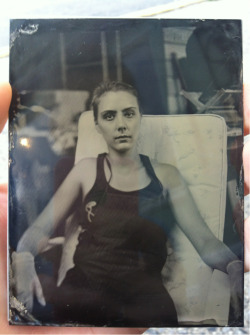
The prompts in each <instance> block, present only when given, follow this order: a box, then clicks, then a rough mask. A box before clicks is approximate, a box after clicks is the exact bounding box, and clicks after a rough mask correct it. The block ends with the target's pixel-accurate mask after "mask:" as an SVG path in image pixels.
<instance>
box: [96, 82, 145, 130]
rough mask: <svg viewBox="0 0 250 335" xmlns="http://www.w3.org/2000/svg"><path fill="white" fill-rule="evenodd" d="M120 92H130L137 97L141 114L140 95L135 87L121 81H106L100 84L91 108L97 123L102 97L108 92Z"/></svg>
mask: <svg viewBox="0 0 250 335" xmlns="http://www.w3.org/2000/svg"><path fill="white" fill-rule="evenodd" d="M118 91H124V92H128V93H130V94H132V95H133V96H135V97H136V99H137V101H138V105H139V109H140V112H141V108H140V103H139V98H138V93H137V90H136V89H135V88H134V87H133V86H131V85H129V84H126V83H123V82H121V81H105V82H102V83H100V84H99V85H98V86H97V87H96V88H95V90H94V92H93V97H92V102H91V107H92V109H93V113H94V121H95V123H97V117H98V106H99V103H100V99H101V96H102V95H103V94H105V93H108V92H118Z"/></svg>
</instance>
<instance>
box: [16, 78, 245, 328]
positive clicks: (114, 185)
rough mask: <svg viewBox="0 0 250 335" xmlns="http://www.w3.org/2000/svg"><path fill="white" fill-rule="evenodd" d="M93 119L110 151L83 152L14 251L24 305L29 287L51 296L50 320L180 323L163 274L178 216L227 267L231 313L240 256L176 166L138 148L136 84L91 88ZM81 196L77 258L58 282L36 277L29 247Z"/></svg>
mask: <svg viewBox="0 0 250 335" xmlns="http://www.w3.org/2000/svg"><path fill="white" fill-rule="evenodd" d="M92 106H93V112H94V120H95V124H96V129H97V131H98V132H100V133H101V134H102V135H103V138H104V139H105V141H106V143H107V146H108V154H100V155H99V156H98V158H97V159H96V158H87V159H83V160H81V161H80V162H79V163H78V164H76V166H75V167H74V168H73V169H72V171H71V172H70V173H69V175H68V176H67V178H66V179H65V181H64V182H63V184H62V185H61V187H60V188H59V190H58V191H57V192H56V194H55V195H54V197H53V199H52V200H51V201H50V203H49V204H48V205H47V207H46V208H45V209H44V211H43V212H42V213H41V214H40V216H39V217H38V218H37V219H36V221H35V222H34V224H33V225H32V226H31V227H30V228H29V229H28V230H27V231H26V232H25V233H24V235H23V236H22V238H21V240H20V242H19V244H18V247H17V251H16V252H15V253H14V254H13V272H14V276H15V279H16V296H17V298H18V299H19V300H20V301H21V302H23V304H24V305H25V306H26V307H27V309H28V310H30V311H31V310H32V307H33V294H34V292H35V295H36V297H37V299H38V301H39V302H40V303H41V304H42V305H45V301H47V303H50V304H51V306H52V310H51V322H53V323H55V322H58V323H72V322H75V323H78V324H88V325H89V324H90V325H94V326H104V325H106V326H125V327H129V326H130V327H135V326H146V327H147V326H162V327H167V326H177V325H178V319H177V314H176V310H175V306H174V303H173V301H172V299H171V297H170V295H169V293H168V292H167V291H166V289H165V287H164V286H163V283H162V277H161V270H162V268H163V266H164V264H165V261H166V257H167V251H166V241H167V237H168V234H169V233H170V231H171V228H172V227H173V225H174V224H175V222H177V224H178V225H179V227H180V228H181V229H182V230H183V232H184V233H185V234H186V236H187V237H188V238H189V239H190V241H191V242H192V244H193V246H194V247H195V249H196V250H197V251H198V253H199V254H200V256H201V258H202V259H203V260H204V262H205V263H207V264H208V265H209V266H210V267H212V268H215V269H219V270H221V271H224V272H228V274H229V276H230V279H231V283H232V292H231V293H232V298H233V299H232V300H233V301H234V304H233V307H234V311H235V315H236V317H238V316H239V313H240V311H241V306H240V302H239V301H240V299H241V298H242V292H241V290H242V285H241V284H240V283H239V282H238V280H239V279H241V276H242V262H240V261H239V260H238V259H237V257H236V256H235V255H234V254H233V253H232V252H231V251H230V249H228V248H227V247H226V246H225V245H224V244H223V243H222V242H221V241H219V240H218V239H216V238H215V237H214V235H213V234H212V233H211V231H210V229H209V228H208V226H207V225H206V223H205V222H204V221H203V219H202V218H201V216H200V214H199V212H198V210H197V208H196V206H195V203H194V201H193V199H192V196H191V195H190V193H189V190H188V188H187V187H186V185H185V182H184V180H183V179H182V177H181V175H180V174H179V172H178V170H177V169H176V168H174V167H173V166H171V165H166V164H157V163H152V162H150V159H149V158H148V157H147V156H143V155H140V154H138V152H137V150H136V142H137V139H138V134H139V129H140V123H141V112H140V107H139V102H138V96H137V92H136V90H135V89H134V88H133V87H131V86H129V85H127V84H125V83H120V82H107V83H102V84H100V85H99V86H98V87H97V88H96V90H95V92H94V95H93V101H92ZM79 199H80V203H81V206H80V211H81V217H82V219H81V226H82V228H83V231H82V233H81V234H80V235H79V243H78V245H77V248H76V251H75V254H74V264H75V266H74V267H73V268H72V269H71V270H69V271H68V273H67V275H66V277H65V279H64V280H63V282H62V284H61V285H60V286H59V287H56V285H55V286H54V287H53V289H51V288H50V289H48V287H47V286H46V285H44V286H43V287H42V286H41V284H40V282H39V279H38V277H37V274H36V271H35V268H34V257H35V256H36V255H38V254H39V253H40V252H41V251H42V250H43V248H44V246H45V245H46V244H47V242H48V239H49V238H50V236H51V235H52V233H53V231H54V230H55V229H56V228H57V226H58V224H59V222H62V220H63V219H65V218H66V217H67V216H68V215H69V214H70V212H71V211H72V208H73V207H74V205H75V203H76V202H78V201H79Z"/></svg>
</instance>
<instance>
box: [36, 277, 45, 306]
mask: <svg viewBox="0 0 250 335" xmlns="http://www.w3.org/2000/svg"><path fill="white" fill-rule="evenodd" d="M34 292H35V295H36V298H37V300H38V302H39V304H41V305H42V306H45V305H46V301H45V298H44V295H43V289H42V286H41V283H40V281H39V279H38V277H37V275H36V276H35V278H34Z"/></svg>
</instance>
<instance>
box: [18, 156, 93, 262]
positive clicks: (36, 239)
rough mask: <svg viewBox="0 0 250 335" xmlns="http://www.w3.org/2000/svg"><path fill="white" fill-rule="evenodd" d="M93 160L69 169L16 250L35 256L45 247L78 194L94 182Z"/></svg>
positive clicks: (84, 192)
mask: <svg viewBox="0 0 250 335" xmlns="http://www.w3.org/2000/svg"><path fill="white" fill-rule="evenodd" d="M94 161H95V160H94V159H86V160H82V161H81V162H79V163H78V164H77V165H76V166H75V167H74V168H73V169H72V170H71V172H70V173H69V174H68V176H67V177H66V179H65V180H64V182H63V183H62V185H61V186H60V187H59V189H58V191H57V192H56V193H55V195H54V196H53V198H52V199H51V200H50V202H49V203H48V205H47V206H46V207H45V209H44V210H43V211H42V212H41V214H40V215H39V216H38V218H37V219H36V220H35V222H34V224H33V225H32V226H31V227H30V228H28V229H27V231H26V232H25V233H24V234H23V236H22V238H21V239H20V241H19V243H18V246H17V252H30V253H31V254H32V255H33V256H36V255H37V254H38V253H39V252H41V251H42V250H43V249H44V248H45V246H46V245H47V242H48V240H49V238H50V236H51V235H52V234H53V232H54V231H55V229H56V228H57V226H58V224H59V223H60V222H62V220H63V219H66V218H67V216H68V215H69V213H70V210H71V209H72V206H73V205H74V203H75V202H76V200H77V198H78V196H79V195H84V194H86V193H87V192H88V190H89V189H90V187H91V183H92V184H93V183H94V179H95V169H94V166H95V163H94ZM84 176H85V177H84Z"/></svg>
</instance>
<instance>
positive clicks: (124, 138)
mask: <svg viewBox="0 0 250 335" xmlns="http://www.w3.org/2000/svg"><path fill="white" fill-rule="evenodd" d="M129 138H131V136H128V135H121V136H117V137H115V140H126V139H129Z"/></svg>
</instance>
